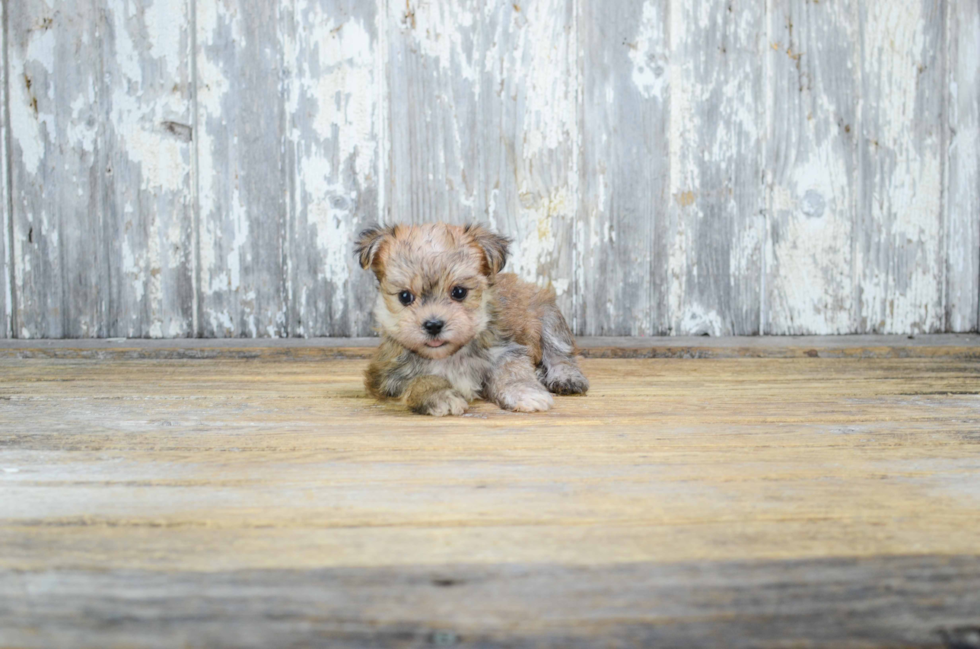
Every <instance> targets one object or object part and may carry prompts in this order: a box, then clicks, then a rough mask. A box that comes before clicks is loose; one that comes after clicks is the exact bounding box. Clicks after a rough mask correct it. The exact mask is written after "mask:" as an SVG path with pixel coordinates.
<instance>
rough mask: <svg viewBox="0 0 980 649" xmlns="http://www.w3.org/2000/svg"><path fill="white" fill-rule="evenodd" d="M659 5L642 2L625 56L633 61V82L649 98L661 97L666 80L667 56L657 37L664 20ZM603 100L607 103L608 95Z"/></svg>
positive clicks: (661, 41)
mask: <svg viewBox="0 0 980 649" xmlns="http://www.w3.org/2000/svg"><path fill="white" fill-rule="evenodd" d="M660 4H661V3H659V2H657V1H656V0H647V1H646V2H644V3H643V15H642V17H641V18H640V22H639V25H638V27H637V33H636V37H635V38H634V41H633V42H632V43H630V44H629V48H630V52H629V57H630V61H631V62H632V63H633V73H632V79H633V84H634V85H635V86H636V88H637V90H639V91H640V94H641V95H642V96H643V97H646V98H647V99H649V98H651V97H656V98H659V99H663V98H664V90H665V89H666V88H667V80H668V79H669V75H668V74H667V66H668V60H667V58H668V57H667V53H666V52H664V51H663V39H662V38H661V37H660V32H661V30H662V29H663V27H662V26H663V23H664V17H663V16H661V15H660V9H659V8H660ZM610 94H611V89H610ZM606 100H607V101H609V102H611V101H612V97H611V96H607V99H606Z"/></svg>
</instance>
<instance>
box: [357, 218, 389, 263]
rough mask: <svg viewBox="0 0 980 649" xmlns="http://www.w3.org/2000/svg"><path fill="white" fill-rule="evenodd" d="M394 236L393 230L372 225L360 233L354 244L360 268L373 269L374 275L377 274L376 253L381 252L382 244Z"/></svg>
mask: <svg viewBox="0 0 980 649" xmlns="http://www.w3.org/2000/svg"><path fill="white" fill-rule="evenodd" d="M394 234H395V230H394V228H390V227H389V228H383V227H381V226H380V225H372V226H371V227H369V228H367V229H366V230H362V231H361V233H360V234H359V235H358V236H357V241H355V242H354V254H355V255H357V259H358V261H360V262H361V268H364V269H368V268H374V272H375V274H378V270H379V269H378V268H377V267H376V266H375V262H376V261H378V253H379V252H380V251H381V247H382V244H384V242H385V241H387V240H388V239H389V238H390V237H392V236H394Z"/></svg>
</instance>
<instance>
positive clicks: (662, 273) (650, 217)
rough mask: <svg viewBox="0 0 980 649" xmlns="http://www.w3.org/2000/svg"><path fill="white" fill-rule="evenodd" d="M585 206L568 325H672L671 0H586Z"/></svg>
mask: <svg viewBox="0 0 980 649" xmlns="http://www.w3.org/2000/svg"><path fill="white" fill-rule="evenodd" d="M579 11H580V15H579V41H580V43H581V45H580V48H579V50H580V52H582V62H581V66H582V86H583V87H582V94H583V102H582V117H581V120H582V161H581V171H580V173H581V177H582V180H581V186H582V206H581V208H580V211H579V215H578V223H577V241H578V249H579V250H580V253H579V256H580V261H579V262H578V264H577V268H576V278H575V287H576V290H577V292H578V293H579V298H578V300H577V304H578V306H577V308H576V310H575V312H574V314H573V316H572V319H573V325H574V328H575V329H576V330H577V331H580V332H583V333H586V334H588V335H615V334H630V335H640V336H649V335H658V334H659V335H662V334H665V333H667V332H668V331H669V330H670V326H671V325H670V314H669V312H668V303H667V291H666V288H667V287H668V286H670V282H669V279H668V264H667V260H668V258H669V254H668V245H667V244H668V240H669V239H668V210H667V207H668V204H669V201H670V197H669V196H668V190H669V179H670V158H669V147H668V128H669V126H670V121H669V106H670V85H669V78H670V73H669V69H668V66H669V62H670V61H671V49H670V42H669V38H668V26H669V22H668V20H667V16H668V12H669V3H668V2H667V1H666V0H664V1H658V2H639V1H637V2H617V3H593V2H585V3H581V4H580V6H579Z"/></svg>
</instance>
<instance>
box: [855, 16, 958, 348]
mask: <svg viewBox="0 0 980 649" xmlns="http://www.w3.org/2000/svg"><path fill="white" fill-rule="evenodd" d="M942 8H943V4H942V3H937V2H920V1H919V0H908V1H903V2H892V3H888V4H887V5H882V6H880V7H879V5H875V6H874V7H873V8H872V7H871V6H870V5H866V4H863V5H861V7H860V24H861V27H862V60H861V91H862V92H861V97H862V103H861V113H860V126H859V133H860V143H859V153H858V155H859V159H860V176H859V182H860V186H861V189H860V194H859V205H858V215H859V221H858V227H857V237H858V239H857V259H856V262H857V264H858V269H859V272H860V280H859V282H860V311H859V313H860V322H859V327H860V330H861V331H863V332H868V333H899V332H911V333H925V332H934V331H940V330H942V329H943V328H944V326H945V309H944V307H943V292H944V288H943V287H944V280H943V275H944V272H945V263H944V256H945V249H944V245H943V241H944V239H943V220H944V219H943V213H942V163H943V160H942V158H943V156H942V153H941V146H942V141H943V126H942V117H943V112H944V102H943V97H944V96H945V93H944V88H945V84H946V82H945V80H944V77H943V46H942V44H943V39H944V16H943V11H942ZM896 43H904V44H906V45H905V46H904V47H902V48H897V47H895V44H896Z"/></svg>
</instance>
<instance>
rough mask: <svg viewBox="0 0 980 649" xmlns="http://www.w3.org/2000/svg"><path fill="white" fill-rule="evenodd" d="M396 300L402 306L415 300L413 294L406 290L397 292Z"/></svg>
mask: <svg viewBox="0 0 980 649" xmlns="http://www.w3.org/2000/svg"><path fill="white" fill-rule="evenodd" d="M398 301H399V302H401V303H402V304H403V305H404V306H408V305H409V304H411V303H412V302H414V301H415V296H414V295H412V294H411V293H410V292H408V291H402V292H401V293H399V294H398Z"/></svg>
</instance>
